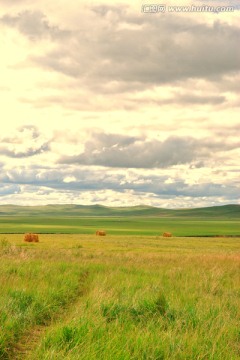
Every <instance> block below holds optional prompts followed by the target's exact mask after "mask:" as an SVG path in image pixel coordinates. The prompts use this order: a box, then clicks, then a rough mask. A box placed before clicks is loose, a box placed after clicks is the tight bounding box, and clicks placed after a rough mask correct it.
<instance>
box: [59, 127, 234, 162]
mask: <svg viewBox="0 0 240 360" xmlns="http://www.w3.org/2000/svg"><path fill="white" fill-rule="evenodd" d="M237 145H239V144H227V143H223V142H217V141H213V140H212V139H207V140H198V139H195V138H193V137H177V136H171V137H169V138H167V139H166V140H164V141H158V140H155V139H153V140H147V139H143V138H142V139H141V138H134V137H128V136H119V135H116V134H113V135H112V134H98V133H95V134H94V135H93V137H92V139H90V140H89V141H87V142H86V144H85V150H84V152H82V153H81V154H79V155H76V156H63V157H62V158H61V159H60V160H59V163H64V164H82V165H98V166H105V167H119V168H167V167H170V166H173V165H179V164H187V163H191V162H193V161H197V163H198V164H200V163H201V161H202V160H203V159H207V158H209V157H210V156H211V152H212V151H214V152H216V151H218V152H219V151H224V150H225V151H228V150H231V149H234V148H236V146H237ZM199 166H200V165H198V167H199Z"/></svg>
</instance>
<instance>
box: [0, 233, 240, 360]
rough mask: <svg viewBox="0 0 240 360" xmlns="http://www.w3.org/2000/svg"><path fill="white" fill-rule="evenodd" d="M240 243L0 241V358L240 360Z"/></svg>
mask: <svg viewBox="0 0 240 360" xmlns="http://www.w3.org/2000/svg"><path fill="white" fill-rule="evenodd" d="M239 265H240V238H239V237H230V238H225V237H221V238H217V237H216V238H214V237H209V238H208V237H206V238H200V237H175V236H174V237H173V238H163V237H161V236H155V235H154V236H149V235H148V236H145V235H109V234H108V235H107V236H106V237H96V236H95V235H93V234H90V235H88V234H41V235H40V242H39V243H24V242H23V235H21V234H1V235H0V283H1V293H0V325H1V333H0V358H1V359H6V360H7V359H40V360H41V359H42V360H43V359H45V360H51V359H59V360H60V359H68V360H74V359H84V360H93V359H103V360H104V359H106V360H110V359H111V360H130V359H131V360H132V359H133V360H141V359H145V360H163V359H169V360H170V359H173V360H174V359H175V360H181V359H189V360H190V359H191V360H192V359H210V360H211V359H214V360H215V359H219V360H220V359H224V360H228V359H229V360H230V359H231V360H235V359H239V358H240V330H239V320H240V291H239V289H240V266H239Z"/></svg>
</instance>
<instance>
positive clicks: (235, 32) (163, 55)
mask: <svg viewBox="0 0 240 360" xmlns="http://www.w3.org/2000/svg"><path fill="white" fill-rule="evenodd" d="M93 10H94V11H95V12H94V14H95V24H94V25H95V26H94V27H91V26H88V25H89V24H87V23H85V25H82V26H83V27H84V26H86V27H88V28H82V27H81V31H80V30H79V31H76V32H75V33H74V34H73V33H71V34H69V41H68V42H65V43H61V44H60V45H59V48H58V50H54V51H52V52H49V53H47V54H45V55H43V56H41V57H32V61H34V62H35V63H37V64H38V65H41V66H43V67H46V68H50V69H52V70H55V71H57V72H61V73H63V74H65V75H68V76H71V77H73V78H76V79H81V83H82V84H84V85H85V86H88V87H90V88H92V89H94V88H95V87H96V88H99V87H101V86H102V87H103V88H104V87H105V88H106V91H109V88H108V86H106V84H112V82H115V84H113V88H114V91H117V84H119V91H121V90H122V89H123V90H124V91H126V87H125V86H124V83H127V84H129V86H131V90H132V85H133V84H134V86H136V88H139V86H140V85H141V86H142V87H143V86H144V87H149V86H152V85H160V84H165V83H172V82H176V81H183V80H185V79H189V78H204V79H208V80H209V79H210V80H211V79H212V81H214V80H215V81H216V79H218V80H219V79H220V78H221V77H222V76H223V75H226V74H231V73H235V72H237V71H239V70H240V51H239V48H238V46H237V44H238V39H239V37H240V28H238V27H236V26H230V25H228V24H227V23H223V22H220V21H215V22H214V24H211V25H210V24H206V23H200V22H199V20H197V19H196V18H195V19H194V18H192V19H190V18H187V19H186V18H183V17H180V16H173V15H171V14H167V13H166V14H164V16H162V17H161V19H160V18H159V17H158V16H146V14H142V13H140V12H139V14H132V13H130V11H129V10H128V11H127V10H126V7H122V8H121V6H117V7H114V6H110V7H108V6H102V7H96V8H95V9H93ZM93 19H94V18H93ZM93 19H92V18H91V21H93ZM133 24H135V25H136V24H137V25H138V27H136V29H135V30H132V28H131V26H132V25H133ZM183 100H184V99H183ZM192 100H195V101H196V100H197V99H196V98H193V99H192ZM222 100H223V99H221V98H217V96H216V97H215V98H212V102H214V103H215V102H216V103H218V102H221V101H222ZM200 101H204V98H202V100H201V99H200ZM206 101H209V100H207V99H206Z"/></svg>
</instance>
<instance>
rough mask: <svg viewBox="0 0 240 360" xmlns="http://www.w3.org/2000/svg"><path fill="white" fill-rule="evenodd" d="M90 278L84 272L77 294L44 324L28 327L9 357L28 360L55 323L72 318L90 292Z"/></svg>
mask: <svg viewBox="0 0 240 360" xmlns="http://www.w3.org/2000/svg"><path fill="white" fill-rule="evenodd" d="M88 278H89V273H88V272H87V271H86V272H84V273H83V274H82V275H81V277H80V279H79V288H78V291H77V293H76V296H75V297H74V298H73V300H72V301H70V302H69V303H68V304H66V305H65V306H64V307H62V308H61V309H59V311H57V312H56V313H55V314H54V315H53V317H52V319H51V320H50V321H48V322H46V323H45V324H44V325H36V326H33V327H31V328H30V329H28V331H27V332H26V333H25V334H24V335H23V336H21V338H20V339H19V341H18V342H17V343H16V344H14V346H13V349H12V352H11V354H10V355H9V358H8V359H11V360H26V359H31V353H32V352H33V350H35V349H36V348H37V346H38V344H39V342H40V339H41V338H42V337H43V336H44V334H45V333H46V332H47V331H48V330H49V329H50V328H51V327H52V326H54V325H56V324H57V323H59V322H61V323H64V321H65V320H68V319H69V318H71V314H72V313H73V312H74V309H75V308H76V306H81V302H82V297H83V296H84V295H85V294H87V292H88V282H87V281H88Z"/></svg>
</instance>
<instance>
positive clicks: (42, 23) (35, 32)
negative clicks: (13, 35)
mask: <svg viewBox="0 0 240 360" xmlns="http://www.w3.org/2000/svg"><path fill="white" fill-rule="evenodd" d="M0 23H1V24H4V25H7V26H10V27H13V28H17V29H18V30H19V31H20V33H22V34H23V35H26V36H27V37H28V38H30V39H32V40H37V39H40V38H44V37H50V38H53V39H55V38H61V37H63V36H65V35H66V34H67V32H66V31H63V30H61V29H60V28H59V27H57V26H52V25H50V23H49V21H48V19H47V17H46V16H45V15H44V14H43V13H41V12H40V11H28V10H25V11H23V12H20V13H19V14H17V15H16V16H13V15H8V14H6V15H4V16H3V17H1V18H0Z"/></svg>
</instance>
